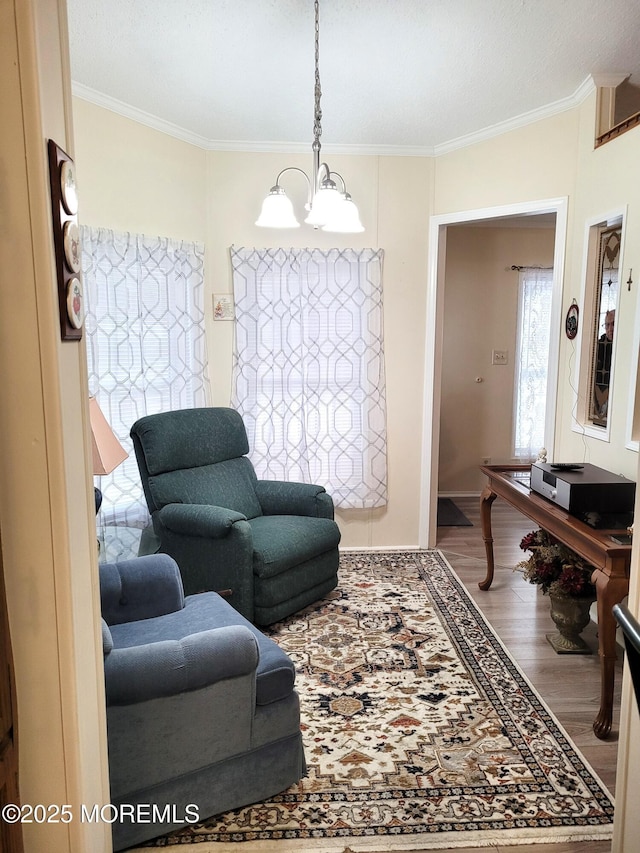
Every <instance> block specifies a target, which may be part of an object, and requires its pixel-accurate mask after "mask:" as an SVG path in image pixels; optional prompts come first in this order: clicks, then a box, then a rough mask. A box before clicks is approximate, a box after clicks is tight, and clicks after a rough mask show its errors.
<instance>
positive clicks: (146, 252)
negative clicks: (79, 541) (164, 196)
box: [81, 227, 208, 525]
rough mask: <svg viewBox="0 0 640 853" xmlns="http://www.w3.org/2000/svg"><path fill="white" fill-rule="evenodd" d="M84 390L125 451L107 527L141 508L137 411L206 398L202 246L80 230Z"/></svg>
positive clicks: (108, 504)
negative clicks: (132, 433)
mask: <svg viewBox="0 0 640 853" xmlns="http://www.w3.org/2000/svg"><path fill="white" fill-rule="evenodd" d="M81 239H82V258H83V278H84V287H85V296H86V306H87V319H86V325H85V328H86V344H87V361H88V371H89V392H90V393H91V394H92V395H95V397H96V398H97V400H98V403H99V405H100V408H101V409H102V411H103V413H104V415H105V417H106V419H107V421H108V422H109V424H110V425H111V428H112V429H113V431H114V433H115V434H116V436H117V437H118V439H119V440H120V442H121V444H122V445H123V446H124V447H125V449H126V450H127V451H128V452H129V458H128V459H126V460H125V461H124V462H123V463H122V465H120V466H118V468H116V470H115V471H114V472H113V473H112V474H109V475H106V476H103V477H102V478H101V481H100V489H101V491H102V494H103V504H102V508H101V517H102V520H103V522H104V523H105V524H125V523H126V524H129V525H136V524H139V525H143V524H145V523H146V522H147V521H148V517H149V514H148V511H147V506H146V502H145V500H144V496H143V494H142V487H141V485H140V475H139V473H138V467H137V464H136V460H135V456H134V452H133V447H132V443H131V439H130V437H129V430H130V429H131V426H132V425H133V423H134V422H135V421H136V420H137V419H138V418H140V417H142V416H143V415H147V414H154V413H156V412H160V411H167V410H170V409H181V408H188V407H190V406H203V405H206V401H207V400H206V398H207V396H208V389H207V381H206V346H205V332H204V312H203V288H204V275H203V269H204V258H203V249H202V247H201V246H198V245H196V244H192V243H181V242H176V241H172V240H168V239H166V238H160V237H158V238H148V237H144V236H142V235H136V234H118V233H115V232H113V231H107V230H106V229H93V228H86V227H84V228H82V230H81Z"/></svg>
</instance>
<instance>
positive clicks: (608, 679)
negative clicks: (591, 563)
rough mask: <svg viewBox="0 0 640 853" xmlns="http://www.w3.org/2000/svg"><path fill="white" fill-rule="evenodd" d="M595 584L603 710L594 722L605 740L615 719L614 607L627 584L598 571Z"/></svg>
mask: <svg viewBox="0 0 640 853" xmlns="http://www.w3.org/2000/svg"><path fill="white" fill-rule="evenodd" d="M591 580H592V582H593V583H594V584H595V587H596V592H597V596H598V598H597V604H598V654H599V655H600V710H599V711H598V715H597V716H596V718H595V720H594V721H593V732H594V734H595V736H596V737H597V738H600V740H604V739H605V738H607V737H608V736H609V733H610V732H611V723H612V719H613V688H614V682H615V665H616V658H617V652H616V621H615V618H614V616H613V613H612V609H613V605H614V604H619V602H621V601H622V599H623V598H624V596H625V595H626V594H627V583H626V582H625V581H624V580H623V579H621V580H620V582H619V583H618V582H616V581H615V580H612V579H610V578H609V577H607V575H605V574H603V573H602V572H601V571H599V570H598V569H596V571H595V572H594V573H593V575H592V578H591Z"/></svg>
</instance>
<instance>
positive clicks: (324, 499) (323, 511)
mask: <svg viewBox="0 0 640 853" xmlns="http://www.w3.org/2000/svg"><path fill="white" fill-rule="evenodd" d="M256 495H257V496H258V500H259V501H260V506H261V507H262V511H263V513H264V514H265V515H308V516H312V517H314V518H333V500H332V499H331V496H330V495H328V494H327V492H326V491H325V489H324V487H323V486H316V485H312V484H310V483H296V482H286V481H284V480H258V481H257V483H256Z"/></svg>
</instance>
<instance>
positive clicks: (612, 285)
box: [573, 208, 626, 441]
mask: <svg viewBox="0 0 640 853" xmlns="http://www.w3.org/2000/svg"><path fill="white" fill-rule="evenodd" d="M625 221H626V208H624V209H619V210H614V211H611V212H610V213H608V214H607V215H606V216H602V217H598V218H595V219H593V220H590V221H588V222H587V226H586V232H585V258H584V264H583V275H582V295H581V303H582V306H583V309H582V317H581V324H580V326H581V328H580V333H579V336H580V339H579V342H578V352H579V354H580V357H579V379H578V394H577V400H576V405H575V406H574V422H573V429H574V430H575V431H578V432H581V433H583V434H584V435H588V436H590V437H591V438H596V439H599V440H601V441H609V436H610V430H611V418H612V406H611V403H612V401H613V387H614V378H615V355H616V341H617V338H616V335H615V316H616V313H617V311H618V306H619V301H620V288H621V278H622V269H623V266H622V265H623V256H624V231H625V228H624V226H625Z"/></svg>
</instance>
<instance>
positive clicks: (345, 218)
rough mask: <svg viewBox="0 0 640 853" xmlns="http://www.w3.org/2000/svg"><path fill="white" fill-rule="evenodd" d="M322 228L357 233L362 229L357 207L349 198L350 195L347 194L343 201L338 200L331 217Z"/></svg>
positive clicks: (337, 231) (336, 231)
mask: <svg viewBox="0 0 640 853" xmlns="http://www.w3.org/2000/svg"><path fill="white" fill-rule="evenodd" d="M322 230H323V231H332V232H334V233H338V234H358V233H360V232H361V231H364V225H363V224H362V222H360V214H359V213H358V208H357V207H356V205H355V203H354V202H353V201H352V200H351V196H350V195H348V194H347V196H346V198H345V199H344V201H342V202H340V204H339V205H338V206H337V207H336V209H335V210H334V211H333V215H332V217H331V219H330V220H328V221H327V224H326V225H324V226H323V228H322Z"/></svg>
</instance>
